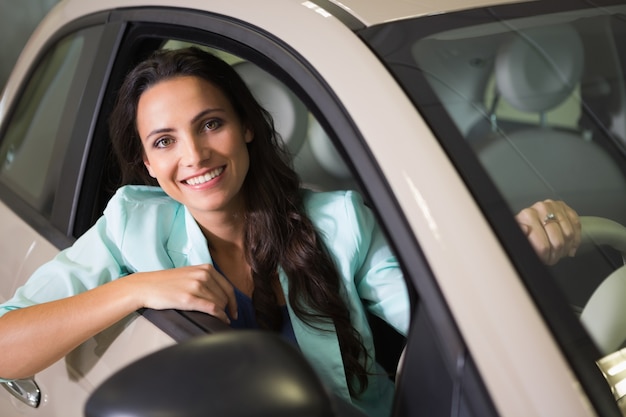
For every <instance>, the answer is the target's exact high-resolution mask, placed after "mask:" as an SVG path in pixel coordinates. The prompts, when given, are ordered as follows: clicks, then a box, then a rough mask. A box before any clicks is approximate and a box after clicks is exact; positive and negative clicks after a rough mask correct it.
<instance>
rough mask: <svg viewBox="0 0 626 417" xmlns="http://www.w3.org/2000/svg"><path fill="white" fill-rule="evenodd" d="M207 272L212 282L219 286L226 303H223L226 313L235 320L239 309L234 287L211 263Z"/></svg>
mask: <svg viewBox="0 0 626 417" xmlns="http://www.w3.org/2000/svg"><path fill="white" fill-rule="evenodd" d="M209 266H210V269H209V273H210V274H211V277H212V278H213V282H215V283H216V284H217V285H218V287H219V288H220V290H221V292H222V294H223V296H224V298H225V300H226V303H225V305H224V307H225V308H228V313H229V314H230V317H232V318H233V319H234V320H237V317H238V316H239V310H238V306H237V297H236V296H235V288H234V287H233V285H232V284H231V283H230V281H228V280H227V279H226V278H225V277H224V276H223V275H222V274H220V273H219V272H218V271H217V270H216V269H215V268H214V267H213V266H212V265H209Z"/></svg>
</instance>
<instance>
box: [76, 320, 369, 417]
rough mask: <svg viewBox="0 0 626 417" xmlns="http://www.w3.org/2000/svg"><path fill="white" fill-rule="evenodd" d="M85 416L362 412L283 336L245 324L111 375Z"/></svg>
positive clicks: (280, 416)
mask: <svg viewBox="0 0 626 417" xmlns="http://www.w3.org/2000/svg"><path fill="white" fill-rule="evenodd" d="M85 416H86V417H119V416H124V417H153V416H176V417H206V416H220V417H243V416H250V417H251V416H267V417H286V416H297V417H322V416H324V417H329V416H337V417H339V416H350V417H360V416H364V414H362V413H361V412H359V411H357V410H356V409H355V408H354V407H352V406H350V405H347V404H346V403H344V402H343V401H340V400H339V399H338V398H336V397H334V396H332V395H331V394H329V393H328V392H327V390H326V389H325V388H324V386H323V385H322V383H321V381H320V379H319V378H318V377H317V375H316V374H315V372H314V370H313V369H312V368H311V366H310V365H309V363H308V362H307V361H306V360H305V359H304V357H303V356H302V355H301V354H300V352H299V351H298V350H297V349H296V348H295V347H294V346H292V345H291V344H289V343H288V342H286V341H285V340H283V339H282V338H281V337H280V336H278V335H276V334H273V333H270V332H262V331H257V330H240V331H231V332H222V333H218V334H212V335H206V336H200V337H197V338H192V339H189V340H188V341H185V342H183V343H180V344H177V345H173V346H170V347H167V348H165V349H163V350H160V351H157V352H155V353H153V354H150V355H148V356H146V357H144V358H142V359H139V360H138V361H136V362H134V363H132V364H131V365H129V366H127V367H126V368H123V369H121V370H120V371H118V372H117V373H115V374H113V375H112V376H111V377H109V378H108V379H107V380H106V381H105V382H104V383H102V384H101V385H100V386H99V387H98V388H97V389H96V390H95V391H94V392H93V393H92V395H91V396H90V397H89V399H88V401H87V404H86V406H85Z"/></svg>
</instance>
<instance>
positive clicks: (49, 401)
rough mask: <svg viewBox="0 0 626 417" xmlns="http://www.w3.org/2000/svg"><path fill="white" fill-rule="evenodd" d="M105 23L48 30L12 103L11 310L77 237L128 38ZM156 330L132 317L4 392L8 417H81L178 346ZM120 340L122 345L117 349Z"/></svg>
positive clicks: (6, 223) (4, 167) (0, 147)
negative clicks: (99, 113)
mask: <svg viewBox="0 0 626 417" xmlns="http://www.w3.org/2000/svg"><path fill="white" fill-rule="evenodd" d="M105 21H106V14H100V15H98V16H91V17H90V18H88V19H83V20H82V21H78V22H73V23H72V24H70V25H69V26H66V27H65V26H64V27H62V28H60V29H59V30H57V31H56V32H54V33H45V31H43V30H42V31H41V32H40V34H39V35H38V37H37V36H36V37H34V39H33V41H32V43H34V44H35V46H34V47H31V48H29V49H28V50H27V51H26V53H25V54H24V55H25V57H23V59H22V60H21V62H20V65H19V66H18V67H16V69H15V71H14V73H13V76H12V78H11V79H10V81H9V85H8V86H7V90H6V92H5V94H4V97H3V101H2V108H3V113H2V119H1V126H2V130H1V136H0V138H1V140H0V155H1V156H0V159H1V161H2V162H1V168H0V199H1V203H0V211H1V212H2V216H1V219H2V221H1V222H0V234H1V235H2V236H3V239H2V249H3V250H2V255H1V257H2V260H1V261H0V264H2V265H3V266H2V270H1V271H0V272H1V275H0V299H2V300H3V301H4V300H6V299H8V298H10V297H11V296H12V294H13V293H14V292H15V290H16V289H17V288H18V287H19V286H20V285H21V284H23V283H24V282H25V280H26V279H28V277H29V276H30V274H31V273H32V272H33V271H34V270H35V269H36V268H37V267H38V266H39V265H41V264H42V263H44V262H45V261H46V260H49V259H51V258H52V257H53V256H54V255H56V253H58V251H59V250H61V249H63V248H65V247H67V246H68V245H70V244H71V242H72V241H73V240H74V238H75V237H76V235H74V234H73V233H72V231H71V229H72V225H73V223H74V222H75V221H76V220H75V217H74V214H75V210H74V208H73V207H74V206H75V195H76V190H78V189H79V188H80V179H81V178H82V173H81V172H80V171H81V169H82V167H83V166H84V163H85V161H84V159H83V155H84V153H85V149H86V147H87V146H88V143H89V131H90V130H91V123H92V120H93V116H94V114H96V112H95V109H96V108H97V105H98V102H99V96H100V87H101V84H102V80H103V77H104V75H105V74H106V69H107V65H106V64H107V62H108V61H109V59H110V55H109V54H110V53H111V51H112V50H113V49H114V47H115V45H116V44H117V39H118V37H117V35H118V34H119V32H120V30H121V28H120V27H119V25H108V26H107V25H105ZM38 42H39V43H41V45H36V44H37V43H38ZM29 58H32V60H31V61H29V60H28V59H29ZM22 70H24V72H22ZM146 323H148V322H147V321H146ZM145 329H149V330H150V331H147V332H146V330H145ZM154 329H155V328H154V326H152V325H148V327H145V326H144V327H142V326H141V324H136V323H135V320H134V317H130V318H129V319H128V320H126V321H123V322H122V323H120V324H119V326H115V327H114V328H112V329H110V330H109V331H107V332H105V333H103V334H101V335H99V336H98V337H96V338H94V339H93V340H91V341H89V342H87V343H86V344H85V345H83V346H81V347H80V348H78V349H77V350H76V351H74V352H73V353H72V354H70V355H68V357H67V358H65V359H64V360H61V361H59V362H57V363H56V364H54V365H53V366H51V367H50V368H48V369H46V370H45V371H43V372H41V373H39V374H37V375H35V376H34V377H33V378H31V379H27V380H22V381H12V382H9V383H3V384H0V385H2V386H3V388H5V389H0V410H1V413H2V415H4V416H18V415H20V416H22V415H36V416H58V415H67V416H80V415H82V404H83V403H84V400H85V399H86V398H87V395H88V394H89V393H90V392H91V391H92V390H93V387H94V386H95V385H96V384H97V383H98V382H99V381H100V380H101V379H102V378H103V377H104V376H106V375H108V373H109V372H110V369H115V368H116V367H119V366H122V365H123V364H127V363H128V362H129V361H130V360H132V359H133V358H136V357H138V356H140V355H143V354H145V353H146V352H148V351H150V349H155V348H156V347H162V346H165V345H167V344H170V343H172V339H171V338H170V337H169V336H166V335H164V334H163V333H162V332H160V331H155V330H154ZM114 338H117V340H120V341H121V342H120V343H118V344H117V345H115V344H113V345H111V342H110V341H111V340H112V339H114ZM116 346H117V347H116ZM133 346H134V347H133ZM116 349H117V350H116ZM107 358H112V359H111V360H109V359H107Z"/></svg>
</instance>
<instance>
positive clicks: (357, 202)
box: [302, 190, 374, 240]
mask: <svg viewBox="0 0 626 417" xmlns="http://www.w3.org/2000/svg"><path fill="white" fill-rule="evenodd" d="M302 193H303V202H304V208H305V210H306V213H307V215H308V216H309V219H311V221H312V222H313V224H314V225H315V227H316V228H317V229H318V230H319V231H320V232H322V233H323V234H324V235H325V236H326V237H327V238H328V239H330V240H332V239H333V238H335V237H337V236H338V235H343V236H352V237H356V236H358V235H360V234H361V233H363V232H364V231H366V230H368V229H371V228H372V226H373V222H374V217H373V214H372V212H371V211H370V209H369V208H368V207H367V206H366V205H365V203H364V202H363V197H362V196H361V194H359V193H358V192H357V191H352V190H346V191H330V192H316V191H311V190H303V191H302Z"/></svg>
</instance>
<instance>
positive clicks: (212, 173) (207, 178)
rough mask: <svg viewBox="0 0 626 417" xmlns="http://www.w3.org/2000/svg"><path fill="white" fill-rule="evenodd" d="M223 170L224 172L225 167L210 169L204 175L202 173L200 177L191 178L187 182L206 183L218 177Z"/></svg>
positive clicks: (193, 183) (194, 183)
mask: <svg viewBox="0 0 626 417" xmlns="http://www.w3.org/2000/svg"><path fill="white" fill-rule="evenodd" d="M222 172H224V167H220V168H216V169H214V170H213V171H209V172H207V173H206V174H204V175H200V176H198V177H193V178H189V179H188V180H187V184H189V185H200V184H204V183H205V182H207V181H211V180H212V179H213V178H215V177H217V176H218V175H220V174H221V173H222Z"/></svg>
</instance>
